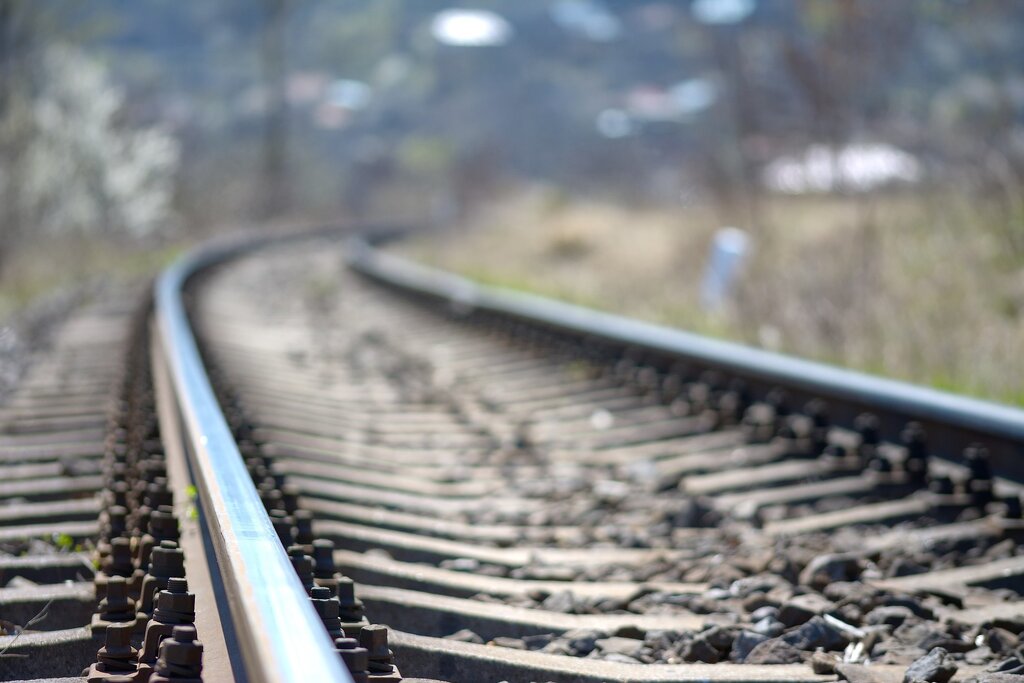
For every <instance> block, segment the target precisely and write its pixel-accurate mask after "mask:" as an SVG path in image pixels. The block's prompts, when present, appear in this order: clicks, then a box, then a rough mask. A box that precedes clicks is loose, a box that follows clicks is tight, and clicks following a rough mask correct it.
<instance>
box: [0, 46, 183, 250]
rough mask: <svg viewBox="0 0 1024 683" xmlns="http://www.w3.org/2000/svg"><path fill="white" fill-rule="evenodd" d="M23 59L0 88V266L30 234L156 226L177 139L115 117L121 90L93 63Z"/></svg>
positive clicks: (40, 53) (166, 217) (59, 56)
mask: <svg viewBox="0 0 1024 683" xmlns="http://www.w3.org/2000/svg"><path fill="white" fill-rule="evenodd" d="M32 52H33V54H32V55H31V56H30V57H28V58H26V59H23V60H20V61H21V63H22V64H26V65H31V67H32V68H31V71H30V72H29V76H28V77H22V78H20V79H18V80H12V79H7V80H6V81H5V82H3V83H0V85H3V86H6V89H5V91H4V92H3V97H0V198H2V199H0V203H2V204H3V206H2V207H0V240H2V241H0V259H2V257H9V256H10V254H11V252H12V250H13V249H14V248H16V246H17V244H18V243H19V242H20V241H21V240H24V239H28V238H30V237H33V236H56V235H89V234H96V235H108V236H130V237H146V236H150V235H154V234H156V233H158V232H160V231H161V230H163V229H165V228H166V227H167V226H168V225H170V223H171V220H172V215H173V211H172V201H173V196H174V189H175V175H176V172H177V168H178V162H179V156H180V148H179V144H178V142H177V140H176V139H175V138H174V137H173V136H172V135H171V134H170V133H168V132H167V131H164V130H162V129H160V128H157V127H132V126H129V125H125V124H124V123H122V122H121V121H120V120H119V117H120V115H121V112H122V110H123V107H124V104H125V93H124V92H123V90H122V89H120V88H119V87H117V86H116V85H115V84H114V83H112V82H111V79H110V78H109V75H108V72H107V70H106V68H105V67H104V66H103V64H102V63H100V62H99V61H97V60H95V59H93V58H90V57H89V56H87V55H86V54H84V53H82V52H81V51H80V50H77V49H74V48H72V47H69V46H66V45H48V46H45V47H41V48H40V49H37V50H33V51H32ZM22 73H23V74H24V73H26V72H24V71H23V72H22ZM0 265H2V263H0Z"/></svg>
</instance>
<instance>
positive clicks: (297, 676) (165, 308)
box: [155, 237, 352, 683]
mask: <svg viewBox="0 0 1024 683" xmlns="http://www.w3.org/2000/svg"><path fill="white" fill-rule="evenodd" d="M272 241H276V240H274V239H268V238H256V239H253V238H252V237H249V238H248V239H246V240H245V241H241V240H232V241H229V242H225V243H221V244H219V245H215V246H211V247H207V248H203V249H199V250H198V251H195V252H193V253H191V254H189V255H187V256H185V257H184V258H183V259H181V260H180V261H178V262H177V263H175V264H174V265H172V266H171V267H170V268H168V269H167V270H166V271H164V272H163V273H162V274H161V276H160V277H159V279H158V280H157V282H156V285H155V296H156V312H155V315H156V330H157V332H158V335H159V340H158V341H159V345H160V348H161V349H162V352H163V358H161V359H159V360H160V362H163V363H165V364H166V367H167V369H168V371H169V373H170V377H171V383H172V386H173V388H174V393H175V401H176V402H177V408H178V412H179V415H180V417H181V420H180V422H181V424H182V427H183V431H184V434H183V435H182V436H183V439H184V441H185V443H186V444H187V446H188V447H187V450H188V453H189V460H190V467H191V470H192V473H193V476H194V477H195V478H196V480H197V484H198V486H197V489H198V496H199V499H200V504H201V511H202V512H201V514H202V517H203V520H204V522H205V524H207V525H208V526H207V530H208V533H209V535H210V538H211V541H212V545H213V547H214V551H215V554H216V558H217V563H218V565H219V567H220V570H221V578H222V581H223V586H224V590H225V594H226V598H227V602H228V606H229V611H230V615H229V616H230V622H231V626H232V628H233V629H234V631H235V634H236V641H237V643H238V646H239V648H240V649H241V653H240V654H241V658H242V663H243V668H244V673H245V676H246V678H247V680H250V681H260V682H264V681H265V682H267V683H270V682H273V683H306V682H308V681H325V682H326V681H338V682H340V683H352V678H351V676H350V675H349V673H348V671H347V670H346V668H345V667H344V665H343V664H342V661H341V659H340V657H339V656H338V654H337V652H336V651H335V650H334V644H333V643H332V642H331V640H330V638H329V636H328V635H327V631H326V629H325V628H324V626H323V623H322V622H321V621H320V618H319V617H318V616H317V614H316V612H315V610H314V609H313V606H312V603H311V602H310V600H309V597H308V595H307V594H306V591H305V589H303V587H302V584H301V583H300V581H299V578H298V576H297V575H296V573H295V570H294V569H293V568H292V565H291V562H290V560H289V558H288V556H287V554H286V553H285V551H284V548H282V547H281V543H280V541H279V540H278V537H277V534H276V533H275V532H274V528H273V526H272V525H271V522H270V518H269V517H268V515H267V513H266V511H265V509H264V506H263V503H262V502H261V501H260V498H259V495H258V494H257V491H256V488H255V486H254V485H253V483H252V479H251V478H250V476H249V473H248V471H247V470H246V468H245V465H244V464H243V460H242V456H241V454H240V453H239V451H238V446H237V444H236V443H235V440H234V437H233V436H232V433H231V429H230V428H229V426H228V423H227V420H226V419H225V417H224V415H223V413H222V412H221V409H220V406H219V405H218V403H217V399H216V397H215V395H214V392H213V388H212V386H211V385H210V380H209V379H208V377H207V375H206V370H205V368H204V366H203V362H202V359H201V357H200V354H199V348H198V346H197V343H196V338H195V335H194V334H193V332H192V329H191V326H190V324H189V321H188V317H187V315H186V311H185V305H184V303H183V301H182V292H183V288H184V286H185V284H186V282H187V281H188V280H189V278H191V277H192V276H193V275H195V274H196V273H198V272H200V271H202V270H203V269H205V268H208V267H210V266H213V265H216V264H218V263H220V262H222V261H224V260H226V259H229V258H232V257H235V256H237V255H239V254H241V253H242V252H244V251H248V250H249V249H252V248H255V247H257V246H263V245H266V244H268V243H270V242H272ZM199 635H200V638H202V634H199Z"/></svg>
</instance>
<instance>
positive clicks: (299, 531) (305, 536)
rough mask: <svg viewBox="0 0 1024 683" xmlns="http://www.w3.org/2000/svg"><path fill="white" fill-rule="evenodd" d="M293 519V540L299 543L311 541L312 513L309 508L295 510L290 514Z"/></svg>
mask: <svg viewBox="0 0 1024 683" xmlns="http://www.w3.org/2000/svg"><path fill="white" fill-rule="evenodd" d="M292 518H293V519H294V520H295V541H296V542H297V543H298V544H299V545H304V546H305V545H309V544H310V543H312V542H313V513H312V512H310V511H309V510H296V511H295V514H293V515H292Z"/></svg>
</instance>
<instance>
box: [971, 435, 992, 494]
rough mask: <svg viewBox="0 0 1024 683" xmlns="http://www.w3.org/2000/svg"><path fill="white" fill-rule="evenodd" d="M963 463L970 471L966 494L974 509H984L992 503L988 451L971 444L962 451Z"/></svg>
mask: <svg viewBox="0 0 1024 683" xmlns="http://www.w3.org/2000/svg"><path fill="white" fill-rule="evenodd" d="M964 461H965V462H966V464H967V469H968V470H969V471H970V475H969V478H968V480H967V493H968V494H970V496H971V502H972V503H973V504H974V506H975V507H978V508H984V507H985V506H986V505H988V504H989V503H991V502H992V498H993V496H992V488H993V483H992V464H991V462H990V460H989V454H988V449H987V448H985V446H984V445H982V444H977V443H975V444H971V445H970V446H968V447H967V448H965V449H964Z"/></svg>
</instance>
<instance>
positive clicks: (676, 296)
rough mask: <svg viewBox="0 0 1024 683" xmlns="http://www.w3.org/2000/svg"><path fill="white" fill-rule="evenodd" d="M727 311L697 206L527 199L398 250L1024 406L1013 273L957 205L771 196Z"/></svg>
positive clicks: (1019, 274)
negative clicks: (701, 300) (706, 302)
mask: <svg viewBox="0 0 1024 683" xmlns="http://www.w3.org/2000/svg"><path fill="white" fill-rule="evenodd" d="M759 216H760V219H761V220H760V225H759V226H758V227H757V229H756V230H755V231H753V234H752V237H753V240H754V242H753V243H754V252H753V254H752V257H751V258H750V260H749V261H748V263H747V267H746V269H745V271H744V274H743V276H742V279H741V282H740V283H739V285H738V287H737V288H736V292H735V295H734V297H733V300H732V302H731V305H730V307H729V309H728V310H727V311H725V312H723V313H718V314H714V315H711V314H708V313H707V312H705V311H703V310H701V308H700V306H699V304H698V292H699V282H700V278H701V274H702V272H703V269H704V265H705V260H706V256H707V253H708V247H709V245H710V241H711V237H712V235H713V233H714V231H715V230H716V229H717V228H718V227H721V223H720V222H719V219H718V215H717V213H716V211H715V210H713V209H712V208H711V207H707V206H697V207H691V208H678V207H674V208H666V207H658V206H640V207H636V206H631V207H621V206H616V205H612V204H608V203H604V202H600V201H593V200H589V201H584V200H568V199H566V198H564V197H562V196H560V195H558V194H556V193H553V192H552V191H550V190H545V189H537V188H533V189H529V190H525V191H522V192H519V193H516V194H514V195H511V196H508V197H507V198H506V199H504V200H502V201H500V202H496V203H495V204H493V205H490V206H488V207H486V208H485V209H484V210H482V211H479V212H478V213H477V214H476V215H475V216H473V217H472V218H471V219H469V220H468V221H467V222H466V224H465V225H463V226H461V227H460V228H459V229H458V230H457V231H455V232H453V233H452V234H450V235H448V236H446V237H445V238H443V239H433V240H429V241H428V240H425V239H424V240H419V241H415V242H412V243H409V244H408V245H407V246H405V247H404V249H405V251H406V252H407V253H409V254H410V255H412V256H415V257H417V258H421V259H423V260H426V261H428V262H431V263H434V264H437V265H440V266H442V267H446V268H449V269H452V270H455V271H458V272H461V273H463V274H465V275H467V276H469V277H472V278H475V279H477V280H480V281H483V282H486V283H489V284H496V285H500V286H506V287H512V288H516V289H524V290H531V291H536V292H540V293H543V294H547V295H551V296H555V297H559V298H563V299H567V300H570V301H574V302H577V303H581V304H584V305H589V306H593V307H597V308H601V309H604V310H611V311H617V312H621V313H626V314H628V315H632V316H635V317H638V318H643V319H647V320H651V321H655V322H659V323H664V324H668V325H673V326H677V327H683V328H686V329H690V330H694V331H697V332H700V333H704V334H710V335H715V336H721V337H726V338H731V339H737V340H741V341H744V342H747V343H752V344H756V345H759V346H764V347H768V348H772V349H777V350H780V351H783V352H786V353H792V354H796V355H800V356H805V357H809V358H815V359H819V360H823V361H826V362H831V363H838V364H841V365H846V366H849V367H853V368H858V369H862V370H867V371H869V372H873V373H877V374H883V375H887V376H892V377H897V378H901V379H906V380H909V381H913V382H918V383H924V384H932V385H935V386H938V387H941V388H945V389H950V390H954V391H958V392H963V393H969V394H974V395H979V396H983V397H987V398H990V399H994V400H999V401H1004V402H1009V403H1017V404H1024V380H1022V379H1021V378H1022V377H1024V356H1022V354H1020V352H1019V346H1020V342H1021V340H1022V339H1024V264H1022V263H1021V261H1020V259H1019V258H1017V257H1012V256H1011V255H1009V254H1008V253H1007V249H1006V244H1005V240H1003V239H1002V237H1003V236H1004V232H1005V229H1004V228H1002V227H1001V226H1000V225H996V224H994V222H993V221H994V220H995V219H994V218H991V217H989V218H985V219H983V218H982V212H980V211H979V210H978V207H977V206H976V205H975V204H974V203H973V202H971V201H970V200H969V198H965V199H961V198H956V197H928V198H922V197H884V198H881V199H876V200H874V203H873V204H865V203H863V202H853V201H852V200H849V199H844V198H829V199H821V198H817V199H803V198H801V199H793V198H771V199H766V200H764V201H763V203H762V205H761V206H760V208H759Z"/></svg>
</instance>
